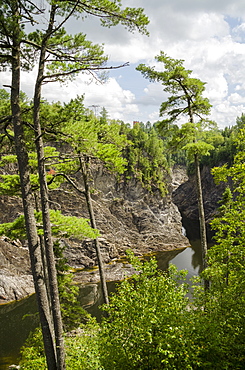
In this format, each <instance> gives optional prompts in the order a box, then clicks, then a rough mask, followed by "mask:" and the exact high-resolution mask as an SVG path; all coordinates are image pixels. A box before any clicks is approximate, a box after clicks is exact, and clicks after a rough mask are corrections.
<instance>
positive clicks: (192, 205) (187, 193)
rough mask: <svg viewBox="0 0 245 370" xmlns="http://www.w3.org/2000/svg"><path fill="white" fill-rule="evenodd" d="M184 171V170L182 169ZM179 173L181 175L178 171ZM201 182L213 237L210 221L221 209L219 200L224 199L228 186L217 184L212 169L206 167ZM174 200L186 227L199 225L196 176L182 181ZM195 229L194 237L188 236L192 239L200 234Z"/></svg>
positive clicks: (175, 191)
mask: <svg viewBox="0 0 245 370" xmlns="http://www.w3.org/2000/svg"><path fill="white" fill-rule="evenodd" d="M182 171H183V169H182ZM178 173H181V172H180V171H178ZM201 181H202V188H203V201H204V210H205V220H206V224H207V231H208V236H209V237H212V234H213V233H212V232H211V230H210V228H209V222H210V220H211V219H212V218H213V217H214V216H215V214H216V212H217V208H218V207H219V203H218V202H219V200H220V199H221V198H222V194H223V192H224V190H225V187H226V184H225V183H220V184H219V185H217V184H215V182H214V179H213V176H212V175H211V172H210V168H209V167H207V166H204V167H203V168H202V169H201ZM172 200H173V202H174V204H175V205H177V207H178V209H179V211H180V213H181V215H182V218H183V224H184V226H187V227H188V225H189V224H190V223H191V224H192V225H194V224H195V223H196V225H198V222H199V221H198V204H197V192H196V180H195V176H194V175H192V176H190V177H189V178H188V179H187V181H182V183H181V184H180V186H179V187H177V188H176V189H175V190H174V191H173V195H172ZM197 229H198V227H197V228H196V230H194V229H193V235H188V236H189V237H190V238H191V239H195V238H198V232H195V231H197Z"/></svg>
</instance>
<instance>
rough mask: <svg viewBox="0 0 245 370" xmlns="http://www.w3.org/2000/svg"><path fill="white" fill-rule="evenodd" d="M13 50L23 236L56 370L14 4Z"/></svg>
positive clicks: (13, 104)
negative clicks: (23, 119) (25, 124)
mask: <svg viewBox="0 0 245 370" xmlns="http://www.w3.org/2000/svg"><path fill="white" fill-rule="evenodd" d="M12 10H13V19H14V22H13V27H14V30H13V47H12V86H11V110H12V121H13V126H14V137H15V150H16V155H17V161H18V167H19V175H20V185H21V192H22V201H23V209H24V216H25V225H26V233H27V238H28V247H29V254H30V260H31V269H32V275H33V280H34V286H35V291H36V297H37V303H38V310H39V315H40V322H41V327H42V334H43V341H44V347H45V353H46V358H47V364H48V368H49V370H56V358H55V351H54V344H53V338H52V330H51V319H50V312H49V305H48V299H47V291H46V287H45V284H44V277H43V268H42V258H41V250H40V244H39V238H38V234H37V228H36V220H35V216H34V207H33V195H32V189H31V182H30V171H29V161H28V154H27V149H26V144H25V137H24V129H23V125H22V122H21V112H20V104H19V94H20V43H19V38H20V25H19V12H18V4H17V2H16V3H13V8H12Z"/></svg>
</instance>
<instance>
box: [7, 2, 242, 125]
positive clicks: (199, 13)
mask: <svg viewBox="0 0 245 370" xmlns="http://www.w3.org/2000/svg"><path fill="white" fill-rule="evenodd" d="M122 4H123V6H131V7H142V8H144V9H145V13H146V15H147V16H148V17H149V20H150V24H149V26H148V30H149V32H150V36H149V37H147V36H142V35H139V34H138V33H134V34H131V33H129V32H127V31H126V30H125V29H124V28H123V27H121V26H117V27H115V28H110V29H106V28H102V27H101V26H100V24H99V22H98V21H97V20H95V19H93V18H88V19H87V20H85V21H84V22H82V21H79V22H76V23H75V22H74V21H73V22H71V23H70V24H69V31H79V32H84V33H86V34H87V38H88V39H90V40H91V41H94V42H96V43H104V49H105V53H106V54H108V55H109V63H108V64H109V65H111V64H112V65H116V64H121V63H125V62H129V63H130V66H128V67H124V68H121V69H118V70H114V71H112V72H110V74H109V78H108V81H107V82H106V83H105V84H103V85H101V84H98V83H97V84H96V83H90V84H88V83H87V81H86V80H87V76H86V75H83V74H81V75H80V76H79V77H78V78H77V79H76V81H74V82H72V83H70V84H69V85H68V86H60V85H58V84H57V85H56V84H55V83H53V84H49V85H48V86H46V87H44V90H43V95H44V97H45V98H46V99H48V100H49V101H57V100H59V101H62V102H65V101H68V100H69V99H71V98H74V97H76V95H77V94H78V95H81V94H85V105H86V106H87V107H91V109H94V111H95V112H96V114H99V112H100V110H101V109H102V107H105V108H106V110H107V111H108V113H109V116H110V118H115V119H122V120H123V121H125V122H129V123H132V122H133V121H143V122H147V121H151V122H155V121H156V120H158V118H159V115H158V113H159V107H160V104H161V102H162V101H163V100H165V98H166V95H165V94H164V93H163V91H162V86H161V85H160V84H157V83H150V82H149V81H148V80H146V79H145V78H144V77H143V76H142V75H141V74H140V72H137V71H136V70H135V68H136V66H137V65H138V64H139V63H145V64H146V65H151V66H152V65H156V63H155V61H154V57H155V56H156V55H158V54H159V52H160V50H162V51H164V52H165V53H166V54H167V55H168V56H170V57H172V58H178V59H184V60H185V63H184V65H185V67H186V68H188V69H191V70H192V71H193V76H194V77H197V78H200V79H201V80H202V81H204V82H206V83H207V85H206V91H205V94H206V96H207V97H208V98H209V99H210V102H211V104H212V105H213V108H212V113H211V119H213V120H215V121H216V122H217V123H218V125H219V127H221V128H222V127H225V126H230V125H233V124H234V123H235V120H236V117H237V116H239V115H241V113H242V112H244V113H245V1H244V0H151V1H149V0H122ZM0 78H1V83H2V84H3V83H7V82H9V81H8V76H7V74H6V75H5V76H3V75H1V76H0ZM33 79H34V77H33V75H31V74H25V75H23V81H22V90H23V91H25V92H26V93H27V94H29V95H30V96H31V93H32V88H33Z"/></svg>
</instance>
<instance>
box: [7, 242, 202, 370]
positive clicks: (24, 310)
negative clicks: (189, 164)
mask: <svg viewBox="0 0 245 370" xmlns="http://www.w3.org/2000/svg"><path fill="white" fill-rule="evenodd" d="M156 258H157V261H158V265H159V268H160V269H162V270H166V269H167V267H168V265H169V262H170V261H171V262H173V263H174V264H175V265H176V266H177V267H178V268H179V269H183V268H186V269H187V270H188V271H189V272H188V276H187V277H188V278H190V277H192V276H193V275H197V274H198V272H199V269H200V262H201V254H200V243H199V241H196V242H193V243H192V248H186V249H184V250H175V251H169V252H161V253H158V254H157V255H156ZM108 290H109V292H112V291H114V290H115V282H109V283H108ZM94 295H95V296H96V302H95V303H92V299H91V297H93V296H94ZM80 301H81V304H82V306H83V307H84V308H86V309H87V310H88V311H89V312H90V313H91V314H92V315H93V316H95V317H97V319H99V318H100V316H101V312H100V310H99V308H98V307H99V306H100V305H101V304H102V292H101V289H100V285H99V284H86V285H85V286H82V287H81V289H80ZM36 312H37V306H36V300H35V295H32V296H30V297H28V298H26V299H23V300H21V301H17V302H14V303H9V304H4V305H0V370H7V369H8V368H9V365H11V364H17V363H18V356H19V351H20V348H21V346H22V345H23V344H24V342H25V340H26V338H27V337H28V335H29V333H30V332H31V331H32V330H33V329H35V327H36V326H37V325H38V316H37V314H36Z"/></svg>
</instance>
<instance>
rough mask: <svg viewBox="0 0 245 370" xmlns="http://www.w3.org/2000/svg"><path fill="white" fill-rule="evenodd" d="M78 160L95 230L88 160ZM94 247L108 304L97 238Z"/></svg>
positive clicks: (105, 301) (91, 221) (103, 292)
mask: <svg viewBox="0 0 245 370" xmlns="http://www.w3.org/2000/svg"><path fill="white" fill-rule="evenodd" d="M79 160H80V167H81V170H82V176H83V182H84V190H85V192H84V193H85V198H86V202H87V207H88V212H89V218H90V223H91V226H92V228H93V229H96V228H97V227H96V220H95V216H94V210H93V204H92V199H91V196H90V188H89V181H88V161H89V158H88V157H86V158H84V160H82V159H81V157H79ZM94 246H95V250H96V256H97V261H98V266H99V273H100V282H101V288H102V294H103V299H104V303H106V304H109V298H108V290H107V285H106V279H105V273H104V266H103V260H102V256H101V251H100V244H99V240H98V238H96V239H94Z"/></svg>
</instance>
